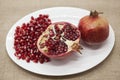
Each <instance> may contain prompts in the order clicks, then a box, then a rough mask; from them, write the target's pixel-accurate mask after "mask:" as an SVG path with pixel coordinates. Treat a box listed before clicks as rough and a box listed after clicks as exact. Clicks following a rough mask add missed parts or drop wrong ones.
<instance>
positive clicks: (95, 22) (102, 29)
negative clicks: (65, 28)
mask: <svg viewBox="0 0 120 80" xmlns="http://www.w3.org/2000/svg"><path fill="white" fill-rule="evenodd" d="M98 14H99V13H98V12H97V11H94V12H91V13H90V15H87V16H85V17H83V18H82V19H80V22H79V30H80V32H81V38H82V40H83V41H84V42H86V43H87V44H90V45H96V44H100V43H101V42H103V41H105V40H106V39H107V37H108V35H109V24H108V21H107V20H106V19H105V18H104V17H101V16H98Z"/></svg>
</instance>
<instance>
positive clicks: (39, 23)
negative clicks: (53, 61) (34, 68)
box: [14, 14, 51, 63]
mask: <svg viewBox="0 0 120 80" xmlns="http://www.w3.org/2000/svg"><path fill="white" fill-rule="evenodd" d="M50 24H51V20H50V19H49V16H48V15H43V14H40V15H39V17H37V18H34V17H33V16H31V20H30V22H28V23H23V25H22V26H21V27H20V26H17V27H16V30H15V34H14V49H15V54H14V55H15V56H16V57H18V59H22V60H26V62H30V61H33V62H35V63H37V62H40V63H44V62H49V61H50V59H49V58H48V57H46V56H44V55H43V54H42V53H41V52H40V51H39V50H38V48H37V45H36V44H37V39H38V38H39V36H40V35H41V34H42V32H44V31H45V30H46V28H47V27H48V26H49V25H50ZM41 56H42V57H41Z"/></svg>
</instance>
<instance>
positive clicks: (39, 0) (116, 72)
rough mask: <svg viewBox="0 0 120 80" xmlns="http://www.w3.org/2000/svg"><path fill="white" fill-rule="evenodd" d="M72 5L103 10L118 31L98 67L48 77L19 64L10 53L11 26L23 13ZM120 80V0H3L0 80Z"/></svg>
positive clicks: (0, 36)
mask: <svg viewBox="0 0 120 80" xmlns="http://www.w3.org/2000/svg"><path fill="white" fill-rule="evenodd" d="M56 6H70V7H78V8H84V9H87V10H98V11H102V12H104V14H103V15H104V16H105V17H106V18H107V19H108V20H109V23H110V24H111V25H112V27H113V29H114V32H115V37H116V41H115V46H114V48H113V50H112V52H111V54H110V55H109V56H108V58H107V59H106V60H105V61H103V62H102V63H101V64H99V65H98V66H96V67H94V68H92V69H90V70H88V71H86V72H83V73H79V74H76V75H71V76H64V77H47V76H42V75H37V74H34V73H31V72H28V71H26V70H24V69H22V68H20V67H19V66H17V65H16V64H15V63H14V62H13V61H12V60H11V59H10V58H9V57H8V55H7V52H6V47H5V40H6V35H7V33H8V31H9V29H10V28H11V27H12V25H13V24H14V23H15V22H16V21H18V20H19V19H20V18H22V17H23V16H25V15H27V14H29V13H31V12H34V11H36V10H40V9H43V8H48V7H56ZM49 79H50V80H53V79H55V80H56V79H57V80H65V79H69V80H120V0H0V80H49Z"/></svg>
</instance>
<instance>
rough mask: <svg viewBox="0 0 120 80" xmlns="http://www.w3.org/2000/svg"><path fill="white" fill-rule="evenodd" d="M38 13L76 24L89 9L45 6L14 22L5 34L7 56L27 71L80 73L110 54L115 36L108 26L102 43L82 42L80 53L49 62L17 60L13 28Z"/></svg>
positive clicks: (60, 74) (61, 74)
mask: <svg viewBox="0 0 120 80" xmlns="http://www.w3.org/2000/svg"><path fill="white" fill-rule="evenodd" d="M39 14H49V16H50V19H52V22H56V21H68V22H70V23H72V24H74V25H76V26H77V25H78V22H79V19H80V18H81V17H83V16H85V15H88V14H89V11H87V10H84V9H80V8H72V7H54V8H47V9H42V10H39V11H36V12H33V13H31V14H29V15H27V16H25V17H23V18H22V19H20V20H19V21H18V22H16V23H15V24H14V25H13V26H12V28H11V29H10V31H9V33H8V35H7V38H6V49H7V52H8V55H9V57H10V58H11V59H12V60H13V61H14V62H15V63H16V64H17V65H19V66H20V67H22V68H24V69H26V70H28V71H31V72H34V73H37V74H42V75H49V76H63V75H71V74H76V73H80V72H83V71H86V70H88V69H91V68H93V67H94V66H96V65H98V64H99V63H100V62H102V61H103V60H104V59H105V58H106V57H107V56H108V55H109V54H110V52H111V50H112V48H113V46H114V42H115V36H114V32H113V29H112V27H111V26H110V34H109V37H108V39H107V40H106V41H105V42H104V44H102V45H101V46H96V47H89V46H86V45H84V44H83V45H82V46H83V48H84V49H83V50H82V53H83V54H82V55H79V54H77V53H76V54H72V55H71V56H70V57H68V58H67V59H64V60H52V61H51V62H48V63H44V64H39V63H38V64H36V63H33V62H30V63H27V62H26V61H23V60H18V59H17V58H16V57H15V56H14V52H15V51H14V49H13V44H14V32H15V28H16V26H18V25H22V23H24V22H28V21H29V20H30V17H31V16H34V17H37V16H38V15H39Z"/></svg>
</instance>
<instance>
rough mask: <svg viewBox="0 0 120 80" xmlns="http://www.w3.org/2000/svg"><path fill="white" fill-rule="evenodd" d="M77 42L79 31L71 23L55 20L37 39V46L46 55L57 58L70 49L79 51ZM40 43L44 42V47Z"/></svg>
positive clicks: (78, 40)
mask: <svg viewBox="0 0 120 80" xmlns="http://www.w3.org/2000/svg"><path fill="white" fill-rule="evenodd" d="M51 33H52V36H51ZM45 35H48V36H47V37H45ZM79 42H80V31H79V30H78V29H77V28H76V27H75V26H74V25H73V24H70V23H68V22H56V23H53V24H51V25H49V27H48V28H47V29H46V30H45V31H44V32H43V33H42V35H41V36H40V37H39V39H38V41H37V47H38V49H39V50H40V52H42V53H43V54H44V55H46V56H47V57H49V58H59V57H63V56H64V55H67V54H68V53H70V52H71V51H79V49H80V44H79ZM42 44H45V45H44V47H43V45H42Z"/></svg>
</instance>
